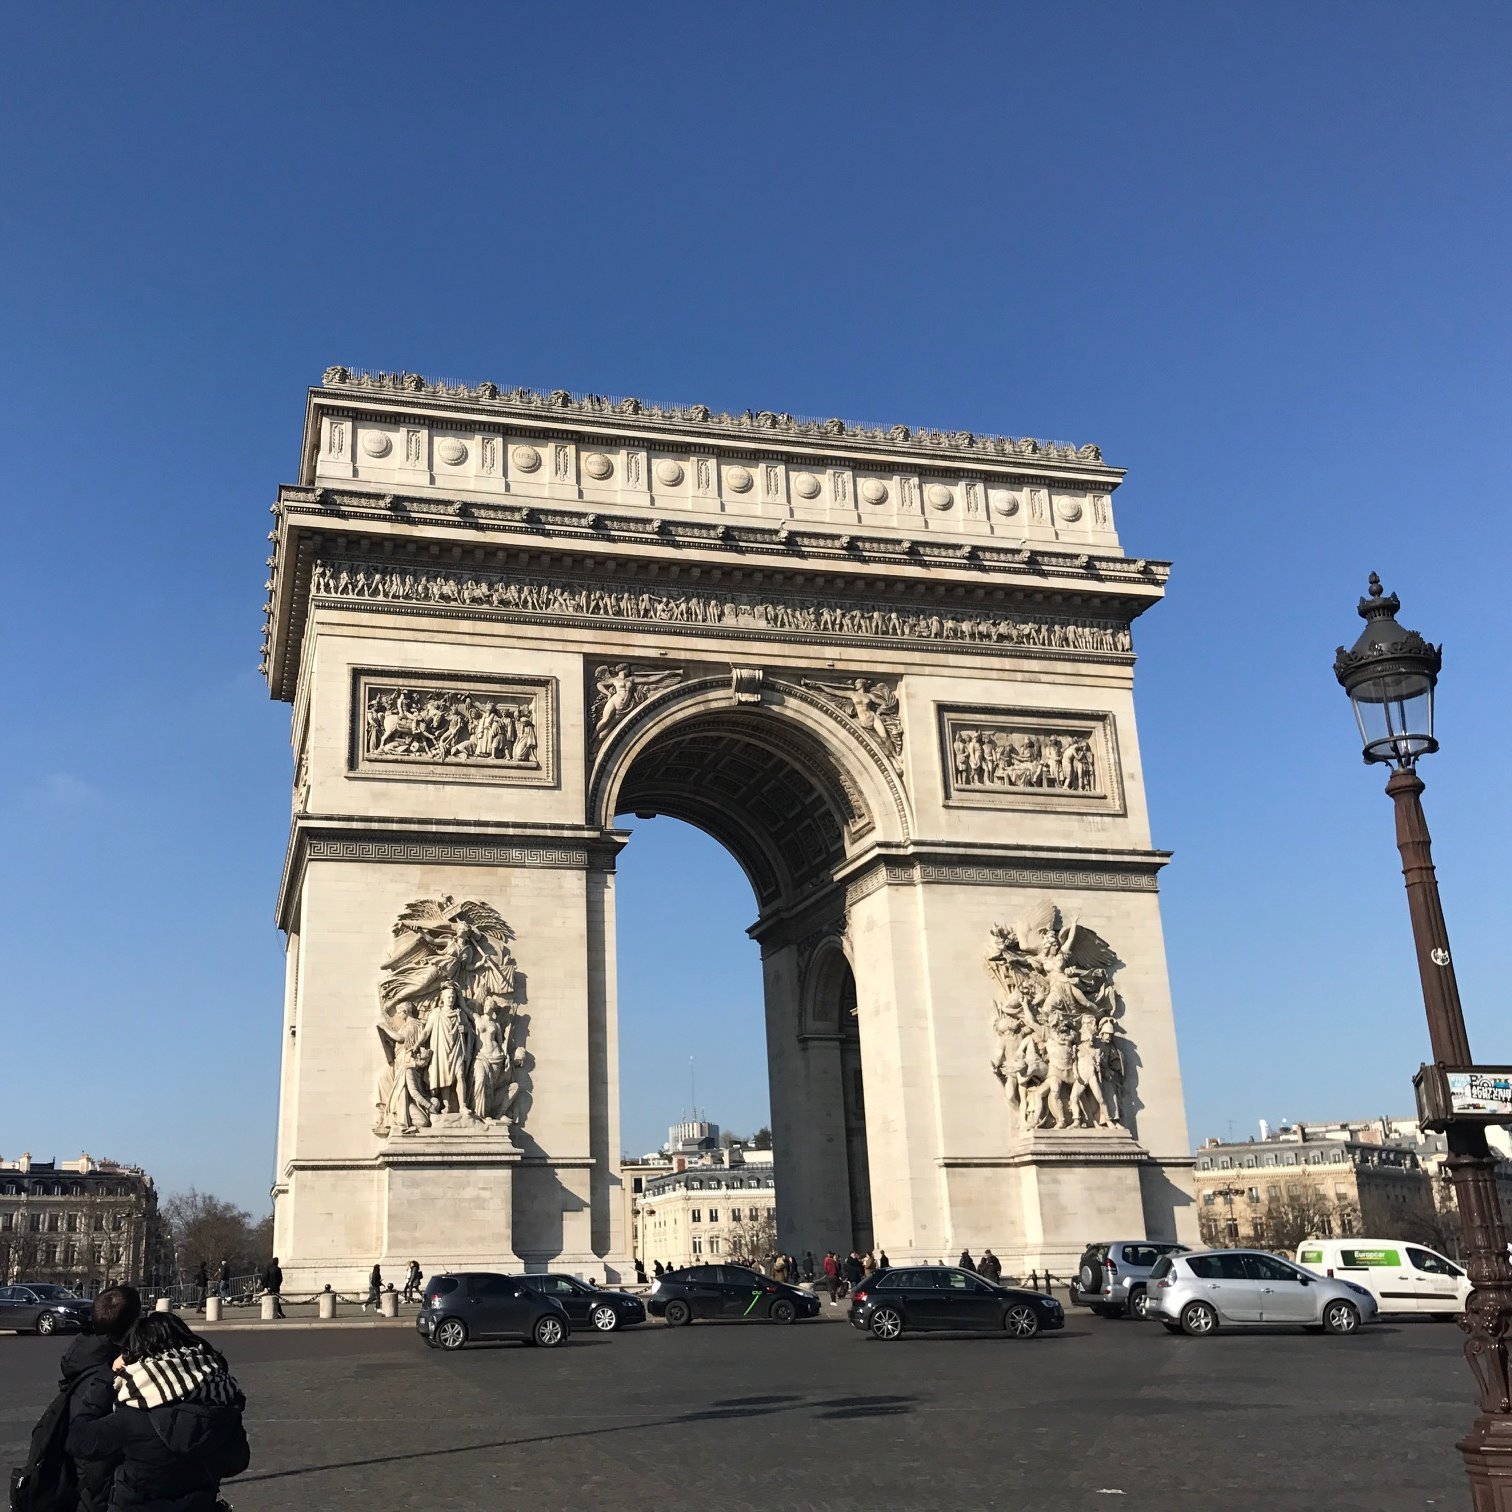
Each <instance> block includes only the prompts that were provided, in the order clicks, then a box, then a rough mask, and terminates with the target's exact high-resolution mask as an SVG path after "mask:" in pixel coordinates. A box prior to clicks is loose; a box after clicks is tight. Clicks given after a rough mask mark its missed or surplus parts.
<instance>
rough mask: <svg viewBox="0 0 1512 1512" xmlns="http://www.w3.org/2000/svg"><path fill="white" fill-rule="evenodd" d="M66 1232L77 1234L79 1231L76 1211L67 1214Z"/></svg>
mask: <svg viewBox="0 0 1512 1512" xmlns="http://www.w3.org/2000/svg"><path fill="white" fill-rule="evenodd" d="M68 1232H69V1233H70V1234H77V1233H78V1232H79V1215H78V1214H77V1213H70V1214H69V1215H68Z"/></svg>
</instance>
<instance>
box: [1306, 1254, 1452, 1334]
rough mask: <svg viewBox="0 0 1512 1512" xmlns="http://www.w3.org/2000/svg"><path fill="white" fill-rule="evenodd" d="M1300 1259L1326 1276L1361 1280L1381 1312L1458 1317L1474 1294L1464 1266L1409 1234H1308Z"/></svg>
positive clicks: (1360, 1282)
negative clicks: (1361, 1236) (1415, 1241)
mask: <svg viewBox="0 0 1512 1512" xmlns="http://www.w3.org/2000/svg"><path fill="white" fill-rule="evenodd" d="M1297 1263H1298V1264H1299V1265H1303V1266H1305V1267H1306V1268H1307V1269H1308V1270H1311V1271H1317V1272H1318V1274H1319V1275H1322V1276H1333V1277H1337V1278H1338V1279H1340V1280H1343V1281H1354V1282H1357V1283H1358V1284H1359V1285H1361V1286H1363V1287H1364V1288H1365V1290H1366V1291H1368V1292H1369V1293H1370V1294H1371V1296H1373V1297H1374V1298H1375V1299H1376V1305H1377V1306H1378V1307H1379V1308H1380V1309H1381V1311H1382V1312H1383V1313H1413V1314H1418V1315H1420V1316H1421V1315H1425V1314H1426V1315H1427V1316H1429V1317H1433V1318H1454V1317H1458V1316H1459V1314H1460V1313H1462V1312H1464V1310H1465V1299H1466V1298H1467V1297H1468V1296H1469V1295H1470V1278H1469V1276H1467V1275H1466V1274H1465V1272H1464V1269H1463V1267H1461V1266H1458V1265H1456V1264H1455V1263H1454V1261H1452V1260H1450V1259H1448V1258H1447V1257H1445V1256H1443V1255H1441V1254H1439V1252H1438V1251H1437V1250H1431V1249H1429V1248H1428V1247H1427V1245H1424V1244H1409V1243H1408V1242H1407V1241H1406V1240H1405V1239H1306V1240H1304V1241H1303V1242H1302V1243H1301V1244H1300V1245H1299V1246H1298V1247H1297Z"/></svg>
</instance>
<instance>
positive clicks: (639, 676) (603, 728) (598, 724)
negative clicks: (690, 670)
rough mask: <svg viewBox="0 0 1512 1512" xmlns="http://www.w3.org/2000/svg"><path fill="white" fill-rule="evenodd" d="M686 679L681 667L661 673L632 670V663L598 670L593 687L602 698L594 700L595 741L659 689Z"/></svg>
mask: <svg viewBox="0 0 1512 1512" xmlns="http://www.w3.org/2000/svg"><path fill="white" fill-rule="evenodd" d="M682 676H683V673H682V669H681V668H680V667H673V668H669V669H667V670H664V671H660V672H658V671H655V670H653V669H652V668H650V667H632V666H631V665H630V664H629V663H628V662H616V663H614V664H613V665H611V666H602V667H595V668H594V669H593V683H594V686H595V687H596V688H597V689H598V696H597V697H596V698H595V699H594V700H593V738H594V739H595V740H602V739H603V738H604V736H605V735H607V734H608V733H609V731H610V730H612V729H613V728H614V726H615V725H617V724H618V723H619V722H620V720H622V719H623V718H624V717H625V715H627V714H628V713H629V712H630V711H631V710H632V709H635V708H639V706H640V705H641V704H643V703H644V702H645V701H646V700H647V699H648V698H649V697H650V696H651V695H652V693H654V692H656V691H658V690H659V689H661V688H670V687H671V686H672V685H673V684H674V683H676V682H680V681H681V680H682Z"/></svg>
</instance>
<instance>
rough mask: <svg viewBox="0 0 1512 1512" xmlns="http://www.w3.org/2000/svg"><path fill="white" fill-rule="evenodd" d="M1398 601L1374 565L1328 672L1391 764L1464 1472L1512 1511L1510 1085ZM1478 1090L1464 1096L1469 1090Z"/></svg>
mask: <svg viewBox="0 0 1512 1512" xmlns="http://www.w3.org/2000/svg"><path fill="white" fill-rule="evenodd" d="M1399 608H1401V604H1400V603H1399V601H1398V600H1397V597H1396V595H1395V594H1389V595H1388V594H1386V593H1384V591H1383V590H1382V588H1381V580H1380V578H1379V577H1377V576H1376V575H1375V573H1371V575H1370V593H1369V595H1368V596H1367V597H1365V598H1362V599H1361V600H1360V617H1361V618H1362V619H1363V620H1364V621H1365V630H1364V632H1363V633H1362V634H1361V636H1360V638H1359V640H1357V641H1356V642H1355V643H1354V645H1353V646H1352V647H1351V648H1350V649H1349V650H1348V651H1346V650H1345V649H1344V648H1343V647H1342V646H1340V647H1339V653H1338V656H1337V658H1336V659H1335V661H1334V675H1335V676H1336V677H1337V678H1338V679H1339V682H1340V683H1341V684H1342V685H1343V687H1344V690H1345V691H1346V692H1347V693H1348V694H1349V699H1350V702H1351V703H1352V704H1353V705H1354V711H1355V718H1356V720H1358V722H1359V726H1360V736H1361V739H1362V740H1363V741H1364V743H1365V760H1366V761H1367V762H1374V761H1380V762H1385V763H1386V764H1387V765H1389V766H1390V767H1391V768H1392V772H1391V776H1390V778H1389V779H1388V780H1387V783H1386V792H1387V794H1388V795H1389V796H1390V797H1391V799H1392V800H1393V802H1394V803H1395V805H1396V831H1397V849H1398V850H1399V851H1400V852H1401V855H1402V874H1403V876H1404V877H1405V878H1406V882H1407V906H1408V909H1409V911H1410V913H1411V915H1412V934H1413V939H1414V941H1415V943H1416V945H1417V958H1418V974H1419V976H1420V977H1421V978H1422V984H1423V1003H1424V1006H1425V1007H1426V1009H1427V1012H1428V1038H1429V1043H1430V1044H1431V1045H1432V1048H1433V1058H1434V1064H1433V1065H1432V1066H1424V1067H1423V1068H1422V1070H1421V1071H1420V1072H1419V1073H1418V1077H1417V1084H1418V1101H1419V1111H1420V1113H1421V1114H1422V1119H1421V1122H1422V1123H1423V1125H1424V1127H1435V1128H1442V1129H1444V1130H1445V1132H1446V1134H1447V1136H1448V1144H1449V1154H1448V1156H1447V1158H1446V1160H1445V1162H1444V1163H1445V1166H1446V1167H1447V1168H1448V1171H1449V1176H1450V1180H1451V1181H1452V1182H1453V1183H1454V1195H1455V1199H1456V1201H1457V1202H1458V1204H1459V1211H1460V1225H1461V1227H1462V1229H1463V1230H1464V1234H1465V1268H1466V1270H1467V1271H1468V1272H1469V1276H1470V1280H1471V1281H1472V1282H1473V1283H1474V1288H1475V1289H1474V1290H1473V1291H1472V1292H1471V1293H1470V1299H1469V1301H1468V1302H1467V1303H1466V1304H1465V1315H1464V1317H1463V1318H1461V1319H1460V1326H1461V1328H1463V1329H1464V1330H1465V1333H1466V1335H1467V1338H1466V1340H1465V1358H1466V1359H1467V1360H1468V1361H1469V1362H1470V1368H1471V1369H1472V1370H1473V1371H1474V1372H1475V1377H1476V1381H1477V1383H1478V1384H1479V1386H1480V1409H1481V1410H1480V1415H1479V1416H1478V1417H1477V1418H1476V1419H1475V1422H1474V1424H1473V1425H1472V1427H1471V1429H1470V1432H1469V1433H1468V1434H1466V1435H1465V1437H1464V1438H1462V1439H1461V1440H1460V1441H1459V1446H1458V1447H1459V1450H1460V1453H1461V1454H1462V1455H1463V1456H1464V1458H1465V1468H1466V1470H1467V1472H1468V1473H1469V1476H1470V1486H1471V1499H1472V1506H1473V1507H1474V1508H1475V1509H1476V1512H1512V1381H1509V1375H1508V1344H1509V1337H1508V1335H1509V1328H1512V1261H1509V1259H1508V1255H1507V1232H1506V1228H1505V1225H1504V1224H1503V1221H1502V1212H1501V1203H1500V1201H1499V1199H1498V1197H1497V1193H1496V1176H1495V1161H1494V1160H1493V1159H1492V1156H1491V1151H1490V1148H1489V1146H1488V1145H1487V1143H1486V1125H1487V1122H1488V1121H1498V1122H1499V1121H1504V1120H1503V1119H1502V1118H1500V1117H1497V1116H1496V1115H1497V1114H1498V1113H1499V1112H1500V1111H1501V1110H1500V1109H1497V1108H1495V1107H1491V1108H1490V1111H1489V1112H1488V1111H1487V1106H1488V1102H1489V1100H1488V1099H1487V1097H1486V1095H1485V1093H1486V1088H1487V1087H1488V1086H1490V1087H1491V1088H1492V1089H1493V1090H1497V1089H1498V1088H1503V1087H1504V1086H1505V1081H1504V1078H1501V1077H1499V1076H1497V1075H1487V1074H1486V1073H1487V1072H1496V1073H1500V1072H1502V1071H1503V1070H1504V1068H1481V1069H1480V1070H1479V1071H1476V1070H1473V1069H1472V1067H1473V1062H1472V1061H1471V1058H1470V1040H1469V1036H1468V1035H1467V1034H1466V1032H1465V1015H1464V1013H1463V1011H1462V1010H1461V1008H1460V997H1459V987H1458V986H1457V985H1456V983H1455V980H1454V962H1453V959H1452V957H1451V956H1450V954H1449V933H1448V930H1447V929H1446V928H1445V925H1444V911H1443V909H1442V907H1441V906H1440V904H1439V892H1438V881H1437V879H1436V878H1435V876H1434V871H1433V855H1432V851H1431V849H1430V842H1429V835H1428V822H1427V820H1426V819H1425V818H1424V817H1423V807H1422V804H1421V802H1420V801H1419V799H1420V797H1421V794H1422V792H1423V780H1422V778H1421V777H1419V776H1418V774H1417V770H1416V768H1417V761H1418V757H1420V756H1426V755H1429V754H1431V753H1432V752H1434V751H1436V750H1438V741H1437V740H1435V739H1434V736H1433V690H1434V685H1435V684H1436V683H1437V681H1438V674H1439V668H1440V666H1441V665H1442V661H1443V657H1442V653H1441V648H1440V647H1438V646H1435V645H1432V644H1430V643H1429V642H1428V641H1425V640H1424V639H1423V637H1422V636H1421V635H1419V634H1418V633H1417V631H1415V630H1404V629H1402V627H1401V626H1400V625H1399V624H1397V622H1396V612H1397V610H1398V609H1399ZM1466 1088H1468V1089H1469V1092H1471V1093H1478V1094H1479V1096H1478V1097H1477V1096H1471V1095H1468V1094H1467V1092H1466V1091H1465V1089H1466Z"/></svg>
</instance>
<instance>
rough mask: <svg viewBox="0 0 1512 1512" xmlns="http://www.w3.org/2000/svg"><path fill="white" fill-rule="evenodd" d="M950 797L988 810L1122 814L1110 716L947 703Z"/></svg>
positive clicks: (945, 758) (943, 717)
mask: <svg viewBox="0 0 1512 1512" xmlns="http://www.w3.org/2000/svg"><path fill="white" fill-rule="evenodd" d="M939 719H940V731H939V734H940V761H941V769H942V774H943V776H944V781H945V797H946V800H947V801H948V802H953V803H964V804H971V805H975V806H978V807H989V808H994V807H995V808H1019V809H1040V810H1048V809H1052V808H1059V809H1070V810H1073V811H1083V812H1089V813H1090V812H1097V811H1103V812H1107V813H1119V812H1122V809H1123V788H1122V783H1121V780H1120V777H1119V772H1118V760H1117V746H1116V742H1115V731H1114V727H1113V718H1112V715H1111V714H1109V713H1107V712H1106V711H1102V710H1089V711H1087V712H1085V713H1082V712H1077V711H1070V710H1067V711H1063V710H1057V709H1013V708H987V707H971V706H966V705H955V706H945V707H941V708H940V711H939Z"/></svg>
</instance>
